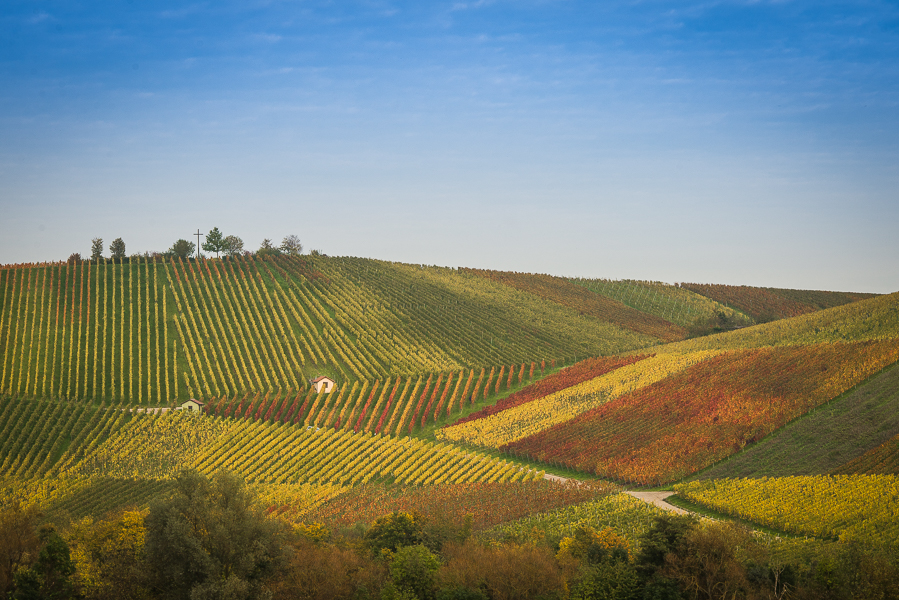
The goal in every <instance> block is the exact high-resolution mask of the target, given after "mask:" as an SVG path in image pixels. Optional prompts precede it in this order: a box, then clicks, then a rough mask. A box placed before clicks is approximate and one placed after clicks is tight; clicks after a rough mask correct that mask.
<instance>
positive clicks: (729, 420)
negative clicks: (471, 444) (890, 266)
mask: <svg viewBox="0 0 899 600" xmlns="http://www.w3.org/2000/svg"><path fill="white" fill-rule="evenodd" d="M896 360H899V342H895V341H889V342H860V343H855V344H827V345H819V346H804V347H787V348H776V349H766V350H753V351H743V352H729V353H725V354H721V355H718V356H715V357H712V358H709V359H708V360H706V361H703V362H701V363H698V364H696V365H694V366H691V367H690V368H688V369H686V370H685V371H683V372H682V373H679V374H677V375H673V376H670V377H668V378H666V379H664V380H662V381H659V382H657V383H654V384H652V385H649V386H646V387H644V388H643V389H640V390H637V391H635V392H633V393H630V394H627V395H622V396H620V397H618V398H617V399H616V400H614V401H612V402H607V403H605V404H603V405H601V406H599V407H597V408H595V409H593V410H591V411H588V412H585V413H583V414H581V415H580V416H578V417H576V418H574V419H571V420H570V421H567V422H565V423H562V424H560V425H557V426H555V427H553V428H551V429H548V430H546V431H543V432H540V433H538V434H536V435H533V436H531V437H528V438H525V439H520V440H518V441H516V442H513V443H510V444H508V445H507V446H505V448H506V449H508V450H509V451H511V452H513V453H515V454H519V455H524V456H528V457H531V458H534V459H537V460H541V461H543V462H550V463H555V462H558V463H562V464H564V465H566V466H569V467H572V468H576V469H581V470H584V471H588V472H593V473H596V474H597V475H600V476H602V477H611V478H613V479H616V480H619V481H627V482H636V483H640V484H643V485H655V484H659V483H664V482H671V481H676V480H678V479H681V478H683V477H685V476H687V475H689V474H691V473H694V472H696V471H698V470H700V469H702V468H704V467H707V466H709V465H710V464H712V463H714V462H716V461H719V460H721V459H722V458H725V457H727V456H729V455H730V454H733V453H734V452H737V451H739V450H740V449H742V448H743V447H744V446H746V445H747V444H751V443H753V442H756V441H758V440H760V439H762V438H763V437H765V436H766V435H768V434H769V433H771V432H772V431H774V430H775V429H777V428H779V427H781V426H783V425H785V424H786V423H788V422H789V421H791V420H793V419H795V418H796V417H798V416H800V415H803V414H805V413H806V412H808V411H809V410H811V409H812V408H814V407H816V406H818V405H820V404H822V403H824V402H827V401H829V400H831V399H833V398H835V397H836V396H838V395H839V394H841V393H842V392H843V391H845V390H847V389H849V388H850V387H852V386H854V385H856V384H857V383H859V382H861V381H863V380H864V379H866V378H868V377H869V376H871V375H873V374H874V373H876V372H878V371H880V370H881V369H883V368H884V367H886V366H888V365H890V364H892V363H894V362H895V361H896ZM638 364H639V363H638Z"/></svg>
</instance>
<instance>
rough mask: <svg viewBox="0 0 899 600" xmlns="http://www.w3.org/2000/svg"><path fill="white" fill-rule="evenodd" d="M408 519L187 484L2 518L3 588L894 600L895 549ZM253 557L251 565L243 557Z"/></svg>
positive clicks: (659, 517) (103, 593)
mask: <svg viewBox="0 0 899 600" xmlns="http://www.w3.org/2000/svg"><path fill="white" fill-rule="evenodd" d="M486 533H487V534H488V535H487V536H486V537H485V532H484V531H477V530H473V529H472V527H471V521H470V520H466V521H465V522H464V523H462V524H461V525H459V524H458V523H454V522H449V521H446V520H442V519H440V518H439V517H437V518H434V517H431V518H428V517H424V516H422V515H419V514H416V513H414V512H413V513H407V512H393V513H389V514H387V515H383V516H381V517H379V518H377V519H376V520H374V522H373V523H371V524H365V523H360V524H358V525H357V526H356V527H352V528H345V529H336V530H328V529H327V528H326V527H324V526H322V525H320V524H315V523H310V524H299V525H293V526H291V525H288V524H287V523H285V522H283V521H278V520H275V519H271V518H268V517H266V516H265V513H264V512H263V511H262V510H260V508H259V507H258V505H257V504H256V502H255V498H254V497H253V495H252V493H251V492H250V491H249V490H248V488H247V487H246V486H245V485H244V484H243V482H242V481H241V480H240V479H239V478H237V477H235V476H233V475H230V474H228V473H225V472H219V473H217V474H216V475H214V476H213V477H212V478H210V479H207V478H205V477H203V476H201V475H199V474H197V473H195V472H182V473H181V474H180V475H179V476H178V477H177V480H176V485H175V487H174V490H173V492H172V493H171V495H169V496H168V497H166V498H162V499H159V500H157V501H155V502H153V503H152V504H151V505H150V507H149V509H146V510H127V509H126V510H123V511H120V512H116V513H112V514H110V515H107V516H106V517H105V518H103V519H99V520H96V521H94V520H90V519H87V520H82V521H77V522H70V523H65V524H60V525H57V526H54V524H53V523H49V522H46V521H43V520H42V518H41V516H40V513H39V511H38V510H37V509H36V507H33V506H23V505H21V504H11V505H7V506H5V507H4V508H3V509H2V511H0V545H2V547H0V552H2V554H3V556H6V557H12V560H10V561H4V563H3V565H2V566H0V586H2V590H0V591H2V592H3V593H4V594H5V595H8V597H10V598H13V599H25V598H51V597H52V598H56V599H70V598H71V599H74V598H86V599H97V600H100V599H103V600H105V599H111V598H184V599H187V598H191V599H194V598H231V599H235V600H241V599H250V598H273V599H282V598H283V599H290V598H332V599H338V598H348V599H349V598H355V599H367V598H371V599H376V598H378V599H382V600H383V599H386V598H406V599H411V598H416V599H421V600H450V599H463V598H465V599H484V600H486V599H497V600H512V599H514V598H535V599H536V598H557V599H559V600H562V599H564V598H597V599H598V598H615V599H620V600H631V599H633V600H637V599H639V598H671V599H676V598H697V599H699V598H701V599H711V598H719V597H727V598H746V599H747V600H756V599H759V600H762V599H769V598H795V599H797V600H800V599H806V598H808V599H817V598H847V599H848V598H860V597H864V598H873V597H881V598H891V597H896V595H897V594H899V561H897V555H896V553H895V549H893V551H891V550H890V549H888V548H877V547H871V546H868V547H863V546H860V545H858V544H854V543H839V542H837V543H811V544H810V543H808V542H807V541H802V540H780V539H779V538H764V537H762V538H760V537H759V536H757V535H753V534H752V533H751V532H750V531H749V530H747V529H745V528H744V527H742V526H740V525H737V524H733V523H727V522H715V521H699V520H697V519H696V518H694V517H689V516H688V517H681V516H672V515H670V514H658V513H656V514H654V515H648V516H647V517H646V518H645V522H644V523H643V526H642V527H641V530H640V532H639V534H637V535H635V536H633V537H630V538H629V537H627V536H626V535H622V533H621V532H619V531H616V530H615V529H614V528H610V527H603V528H595V527H591V526H589V525H583V524H578V525H575V526H574V527H572V526H571V525H570V524H569V527H568V529H567V530H565V531H557V532H554V533H553V534H552V535H544V536H543V537H542V538H534V539H531V540H529V541H528V540H522V539H520V538H515V537H511V538H508V537H507V538H505V539H501V538H497V537H495V534H494V537H492V538H491V537H490V536H489V531H488V532H486ZM237 548H239V549H240V550H239V551H235V549H237Z"/></svg>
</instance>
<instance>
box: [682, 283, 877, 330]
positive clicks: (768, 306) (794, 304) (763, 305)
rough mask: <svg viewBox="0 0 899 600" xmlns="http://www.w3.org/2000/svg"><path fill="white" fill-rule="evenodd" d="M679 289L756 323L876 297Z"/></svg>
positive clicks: (727, 288) (701, 286) (736, 288)
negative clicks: (717, 304)
mask: <svg viewBox="0 0 899 600" xmlns="http://www.w3.org/2000/svg"><path fill="white" fill-rule="evenodd" d="M680 285H681V287H682V288H684V289H686V290H688V291H691V292H695V293H696V294H699V295H702V296H705V297H706V298H709V299H711V300H714V301H715V302H718V303H719V304H724V305H726V306H731V307H733V308H736V309H737V310H739V311H741V312H742V313H744V314H746V315H748V316H750V317H752V318H753V319H754V320H755V321H757V322H759V323H764V322H767V321H774V320H776V319H786V318H789V317H798V316H799V315H804V314H807V313H810V312H815V311H818V310H822V309H825V308H833V307H835V306H842V305H844V304H849V303H850V302H857V301H859V300H867V299H869V298H873V297H874V296H875V294H856V293H847V292H818V291H811V290H784V289H777V288H757V287H750V286H747V285H718V284H701V283H682V284H680Z"/></svg>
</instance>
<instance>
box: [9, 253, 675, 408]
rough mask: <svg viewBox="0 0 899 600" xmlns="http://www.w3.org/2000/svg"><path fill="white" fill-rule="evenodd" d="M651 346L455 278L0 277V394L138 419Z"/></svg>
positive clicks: (141, 273) (237, 268)
mask: <svg viewBox="0 0 899 600" xmlns="http://www.w3.org/2000/svg"><path fill="white" fill-rule="evenodd" d="M657 343H658V339H657V338H654V337H652V336H649V335H645V334H641V333H636V332H634V331H631V330H628V329H626V328H623V327H620V326H618V325H617V324H615V323H609V322H603V321H600V320H598V319H594V318H591V317H582V316H581V315H579V314H578V313H577V311H575V310H573V309H571V308H568V307H564V306H560V305H558V304H557V303H554V302H550V301H546V300H542V299H540V298H538V297H535V296H534V295H532V294H527V293H525V292H520V291H518V290H514V289H510V288H509V287H507V286H504V285H501V284H498V283H495V282H492V281H489V280H486V279H484V278H481V277H477V276H474V275H471V274H468V273H464V272H461V271H457V270H454V269H441V268H437V267H431V268H423V267H421V266H417V265H401V264H396V263H387V262H383V261H375V260H367V259H354V258H327V257H302V258H296V257H277V258H268V259H266V260H263V259H261V258H240V259H233V260H201V261H195V260H190V261H169V262H162V261H160V262H147V261H144V260H141V261H135V262H133V263H121V262H119V263H114V264H90V263H80V264H53V265H31V266H27V265H26V266H21V265H20V266H13V267H3V268H0V393H6V394H10V395H15V396H26V397H40V398H90V399H93V400H108V401H119V402H125V401H127V402H137V403H143V404H147V403H150V404H160V403H163V404H165V403H169V402H171V401H173V400H174V399H176V398H177V399H186V398H188V397H191V396H193V397H200V398H210V397H213V396H215V397H219V396H235V395H238V394H242V393H246V392H263V393H268V392H276V391H279V390H299V389H303V388H306V387H307V386H308V383H307V380H308V379H309V378H310V377H312V376H315V375H319V374H323V375H329V376H331V377H333V378H335V379H338V380H340V381H341V382H342V383H343V382H352V381H360V380H368V381H374V380H384V379H386V378H388V377H391V376H396V375H411V374H418V373H437V372H447V371H459V370H461V369H463V368H466V367H467V368H473V367H475V368H476V367H480V368H483V367H487V368H490V367H494V366H498V365H504V364H505V365H509V364H521V363H528V364H530V363H532V362H534V361H538V362H539V361H542V360H543V359H546V360H551V359H552V360H555V359H560V360H562V361H563V362H571V361H573V360H574V358H575V357H576V356H578V355H580V356H582V357H584V356H596V355H608V354H616V353H619V352H622V351H626V350H631V349H637V348H643V347H646V346H650V345H655V344H657Z"/></svg>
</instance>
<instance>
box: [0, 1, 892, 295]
mask: <svg viewBox="0 0 899 600" xmlns="http://www.w3.org/2000/svg"><path fill="white" fill-rule="evenodd" d="M897 190H899V6H897V4H896V3H895V2H892V3H890V2H876V1H872V2H790V1H782V2H761V1H759V2H725V1H722V2H701V3H689V2H653V1H644V2H639V1H637V2H614V1H613V2H575V1H564V0H543V1H530V2H529V1H506V2H504V1H499V0H497V1H493V2H491V1H473V2H424V3H423V2H379V1H367V2H366V1H359V2H313V1H310V2H303V1H291V2H277V1H270V2H249V1H248V2H228V1H219V2H205V3H204V2H200V3H193V4H188V3H170V2H139V1H136V0H131V1H127V2H123V1H120V0H119V1H115V2H99V1H97V2H72V1H67V2H39V1H29V2H19V1H16V0H8V1H7V2H4V3H3V5H2V7H0V210H2V217H0V262H3V263H10V262H24V261H42V260H58V259H64V258H65V257H67V256H68V255H69V253H71V252H75V251H79V252H81V253H83V254H87V253H88V252H89V249H90V240H91V238H93V237H98V236H99V237H102V238H103V239H104V240H106V243H107V245H108V243H109V242H110V241H111V240H112V239H113V238H115V237H119V236H121V237H122V238H123V239H124V240H125V242H126V244H127V249H128V251H129V253H130V252H138V251H145V250H164V249H166V248H168V247H169V246H170V245H171V244H172V242H174V241H175V240H176V239H178V238H180V237H184V238H188V237H189V235H190V233H191V232H193V231H196V230H197V229H198V228H199V229H200V230H201V231H203V232H205V231H208V230H209V229H211V228H212V227H213V226H217V227H219V229H221V230H222V231H223V232H224V233H226V234H231V233H233V234H237V235H239V236H241V237H242V238H243V239H244V240H245V242H246V244H247V246H248V247H250V248H256V247H258V245H259V243H260V242H261V241H262V239H263V238H265V237H268V238H273V239H275V240H280V239H281V238H282V237H283V236H285V235H287V234H297V235H299V236H300V238H301V239H302V240H303V242H304V245H305V246H306V248H307V249H312V248H316V249H320V250H322V251H323V252H325V253H328V254H331V255H353V256H368V257H374V258H381V259H387V260H398V261H404V262H412V263H425V264H440V265H449V266H474V267H486V268H496V269H507V270H517V271H529V272H549V273H553V274H558V275H577V276H590V277H610V278H634V279H654V280H662V281H668V282H675V281H694V282H717V283H731V284H750V285H769V286H777V287H798V288H812V289H835V290H856V291H872V292H891V291H896V290H899V235H897V234H896V230H897V229H899V227H897V226H899V192H897Z"/></svg>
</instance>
